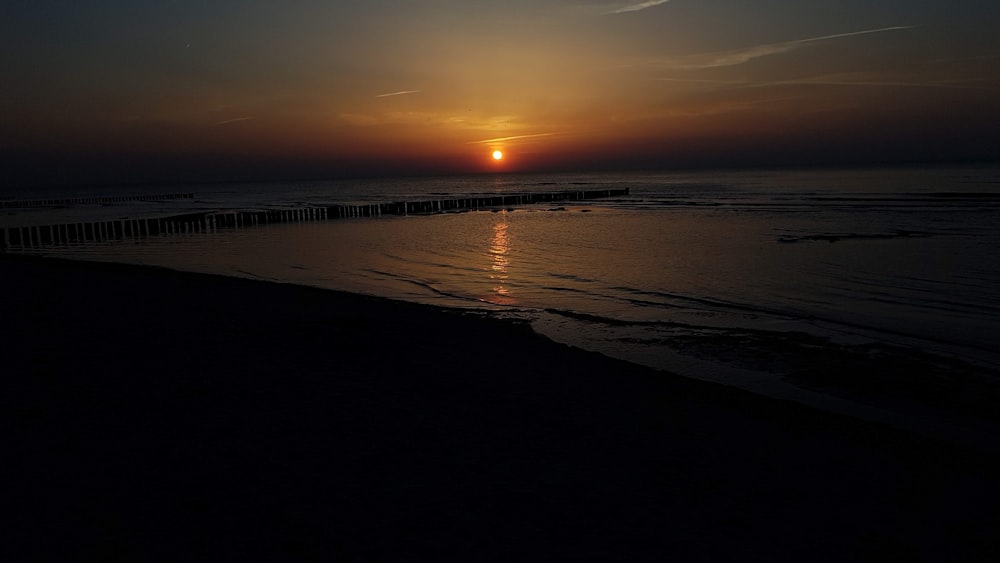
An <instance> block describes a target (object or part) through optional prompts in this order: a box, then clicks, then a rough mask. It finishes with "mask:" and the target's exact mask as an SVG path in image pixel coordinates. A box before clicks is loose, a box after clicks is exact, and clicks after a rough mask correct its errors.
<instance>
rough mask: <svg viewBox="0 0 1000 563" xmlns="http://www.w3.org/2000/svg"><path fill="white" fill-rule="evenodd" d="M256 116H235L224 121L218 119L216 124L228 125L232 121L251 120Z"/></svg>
mask: <svg viewBox="0 0 1000 563" xmlns="http://www.w3.org/2000/svg"><path fill="white" fill-rule="evenodd" d="M253 118H254V117H253V116H252V115H245V116H243V117H234V118H232V119H225V120H223V121H217V122H216V123H215V124H216V125H228V124H230V123H238V122H240V121H250V120H251V119H253Z"/></svg>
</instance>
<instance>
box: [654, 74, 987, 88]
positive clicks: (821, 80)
mask: <svg viewBox="0 0 1000 563" xmlns="http://www.w3.org/2000/svg"><path fill="white" fill-rule="evenodd" d="M653 80H654V81H656V82H675V83H682V84H706V85H711V86H719V87H722V89H726V90H739V89H749V88H770V87H774V86H844V87H853V86H858V87H874V88H944V89H948V90H987V91H990V90H996V89H995V88H988V87H985V86H970V85H964V84H956V83H949V82H906V81H884V80H883V81H875V80H840V79H836V78H827V77H816V78H799V79H792V80H770V81H766V82H750V81H745V80H696V79H686V78H654V79H653Z"/></svg>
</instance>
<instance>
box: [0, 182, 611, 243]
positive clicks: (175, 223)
mask: <svg viewBox="0 0 1000 563" xmlns="http://www.w3.org/2000/svg"><path fill="white" fill-rule="evenodd" d="M628 193H629V190H628V188H624V189H613V190H582V191H562V192H541V193H510V194H503V195H478V196H471V197H461V198H449V199H435V200H425V201H400V202H391V203H372V204H363V205H349V204H335V205H310V206H299V207H282V208H272V209H250V210H224V211H218V210H215V211H199V212H194V213H185V214H180V215H170V216H166V217H136V218H129V217H126V218H121V219H115V220H110V221H95V222H80V223H63V224H58V225H35V226H25V227H11V228H2V229H0V250H3V251H8V250H13V251H17V250H27V249H32V248H41V247H46V246H53V245H57V246H58V245H69V244H85V243H92V242H107V241H117V240H124V239H142V238H149V237H154V236H165V235H175V234H192V233H204V232H215V231H218V230H222V229H240V228H247V227H255V226H259V225H268V224H279V223H303V222H311V221H329V220H337V219H350V218H361V217H369V218H371V217H381V216H390V215H430V214H435V213H449V212H458V211H474V210H477V209H491V208H498V207H501V208H502V207H513V206H521V205H532V204H537V203H553V202H559V201H581V200H589V199H600V198H609V197H620V196H625V195H628ZM137 197H143V196H137ZM99 199H106V198H81V202H82V201H84V200H86V201H87V203H90V202H93V201H94V200H99ZM51 201H60V200H51ZM61 201H69V200H61ZM123 201H124V200H123ZM131 201H135V200H131Z"/></svg>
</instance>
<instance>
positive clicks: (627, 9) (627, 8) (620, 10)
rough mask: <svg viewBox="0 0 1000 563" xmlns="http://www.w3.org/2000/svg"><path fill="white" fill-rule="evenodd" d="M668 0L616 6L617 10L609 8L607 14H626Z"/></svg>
mask: <svg viewBox="0 0 1000 563" xmlns="http://www.w3.org/2000/svg"><path fill="white" fill-rule="evenodd" d="M669 1H670V0H649V1H648V2H641V3H639V4H632V5H631V6H625V7H623V8H618V9H617V10H611V11H610V12H607V14H609V15H610V14H627V13H629V12H638V11H639V10H645V9H646V8H652V7H653V6H659V5H660V4H666V3H667V2H669Z"/></svg>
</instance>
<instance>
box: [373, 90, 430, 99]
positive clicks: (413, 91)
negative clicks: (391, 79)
mask: <svg viewBox="0 0 1000 563" xmlns="http://www.w3.org/2000/svg"><path fill="white" fill-rule="evenodd" d="M419 93H420V90H401V91H399V92H389V93H388V94H379V95H377V96H375V97H376V98H391V97H393V96H405V95H406V94H419Z"/></svg>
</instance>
